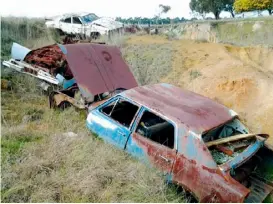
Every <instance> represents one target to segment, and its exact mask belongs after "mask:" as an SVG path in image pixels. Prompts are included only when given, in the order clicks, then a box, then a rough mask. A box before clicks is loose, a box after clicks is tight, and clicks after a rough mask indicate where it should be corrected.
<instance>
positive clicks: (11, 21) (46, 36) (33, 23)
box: [1, 17, 59, 59]
mask: <svg viewBox="0 0 273 204" xmlns="http://www.w3.org/2000/svg"><path fill="white" fill-rule="evenodd" d="M44 23H45V21H44V20H43V19H40V18H31V19H30V18H17V17H2V18H1V44H2V48H1V56H2V58H4V59H7V58H8V57H9V56H10V51H11V46H12V43H13V42H17V43H19V44H22V45H23V46H26V47H28V48H29V49H35V48H38V47H41V46H45V45H49V44H53V43H55V42H56V41H58V40H59V37H58V36H57V33H56V32H55V31H53V30H49V29H46V27H45V24H44Z"/></svg>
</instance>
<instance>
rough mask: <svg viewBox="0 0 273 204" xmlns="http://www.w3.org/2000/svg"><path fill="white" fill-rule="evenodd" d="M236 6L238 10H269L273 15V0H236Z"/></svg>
mask: <svg viewBox="0 0 273 204" xmlns="http://www.w3.org/2000/svg"><path fill="white" fill-rule="evenodd" d="M234 8H235V11H236V12H239V13H240V12H245V11H255V10H265V9H266V10H268V12H269V14H270V15H272V9H273V1H272V0H235V3H234Z"/></svg>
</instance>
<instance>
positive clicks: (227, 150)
mask: <svg viewBox="0 0 273 204" xmlns="http://www.w3.org/2000/svg"><path fill="white" fill-rule="evenodd" d="M243 134H248V130H247V129H246V127H245V126H244V125H243V124H242V123H241V121H240V120H239V119H238V118H234V119H233V120H231V121H229V122H227V123H226V124H224V125H222V126H220V127H217V128H215V129H212V130H210V131H208V132H206V133H205V134H203V135H202V139H203V141H204V142H205V143H206V144H211V143H212V142H213V141H219V140H220V139H224V138H229V137H232V136H235V135H243ZM255 141H256V138H255V137H247V138H244V137H243V138H242V139H239V140H236V141H231V142H229V141H228V140H227V142H224V143H222V144H219V145H213V146H211V147H209V151H210V152H211V155H212V157H213V159H214V161H215V162H216V163H217V164H218V165H221V164H224V163H226V162H228V161H230V160H232V159H233V158H234V157H236V156H237V155H238V154H240V153H241V152H242V151H244V150H245V149H246V148H247V147H248V146H249V145H251V144H253V143H254V142H255Z"/></svg>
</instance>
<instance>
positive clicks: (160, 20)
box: [116, 17, 187, 25]
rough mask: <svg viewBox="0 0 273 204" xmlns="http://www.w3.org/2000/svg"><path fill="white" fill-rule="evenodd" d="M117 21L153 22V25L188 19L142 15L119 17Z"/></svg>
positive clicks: (133, 22) (132, 22) (126, 22)
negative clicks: (146, 16)
mask: <svg viewBox="0 0 273 204" xmlns="http://www.w3.org/2000/svg"><path fill="white" fill-rule="evenodd" d="M116 21H119V22H122V23H124V24H142V25H143V24H146V25H148V24H151V25H156V24H171V23H182V22H185V21H187V19H185V18H183V17H182V18H179V17H176V18H158V17H153V18H142V17H135V18H132V17H131V18H121V17H117V18H116Z"/></svg>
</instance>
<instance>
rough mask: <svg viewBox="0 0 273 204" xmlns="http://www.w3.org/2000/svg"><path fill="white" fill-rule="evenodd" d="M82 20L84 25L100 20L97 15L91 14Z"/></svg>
mask: <svg viewBox="0 0 273 204" xmlns="http://www.w3.org/2000/svg"><path fill="white" fill-rule="evenodd" d="M81 19H82V21H83V22H84V23H91V22H93V21H95V20H97V19H99V17H98V16H97V15H95V14H93V13H91V14H88V15H85V16H82V17H81Z"/></svg>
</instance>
